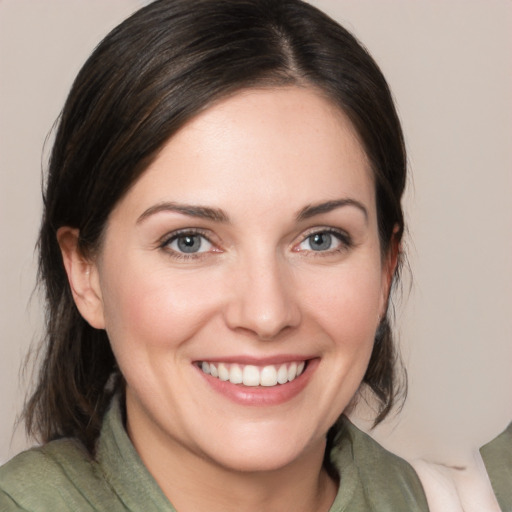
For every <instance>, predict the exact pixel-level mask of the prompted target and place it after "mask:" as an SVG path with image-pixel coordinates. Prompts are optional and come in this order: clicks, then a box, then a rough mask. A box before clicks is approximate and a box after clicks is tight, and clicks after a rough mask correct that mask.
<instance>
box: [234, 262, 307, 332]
mask: <svg viewBox="0 0 512 512" xmlns="http://www.w3.org/2000/svg"><path fill="white" fill-rule="evenodd" d="M229 280H230V288H231V290H230V292H231V293H229V295H230V300H229V301H228V303H227V305H226V308H225V320H226V323H227V325H228V326H229V327H230V328H231V329H233V330H239V331H245V332H250V333H252V334H253V335H255V336H257V337H258V338H259V339H261V340H272V339H275V338H276V337H277V336H278V335H279V334H280V333H282V332H283V331H285V330H288V329H290V328H294V327H297V326H298V325H299V323H300V320H301V312H300V307H299V301H298V296H297V290H296V288H295V286H294V283H293V272H292V269H290V268H287V265H286V263H285V262H280V261H279V260H278V258H275V257H274V258H272V257H270V258H269V257H267V258H263V257H257V256H253V257H251V258H250V259H249V260H248V261H246V262H245V264H242V265H240V266H239V268H237V269H236V270H234V271H233V272H232V273H231V276H230V278H229Z"/></svg>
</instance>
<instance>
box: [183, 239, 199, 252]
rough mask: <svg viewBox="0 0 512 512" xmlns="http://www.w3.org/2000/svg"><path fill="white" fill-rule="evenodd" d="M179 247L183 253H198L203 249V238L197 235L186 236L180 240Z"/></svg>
mask: <svg viewBox="0 0 512 512" xmlns="http://www.w3.org/2000/svg"><path fill="white" fill-rule="evenodd" d="M178 247H179V249H180V251H181V252H189V253H190V252H197V251H198V250H199V248H200V247H201V238H200V237H198V236H197V235H185V236H182V237H180V238H178Z"/></svg>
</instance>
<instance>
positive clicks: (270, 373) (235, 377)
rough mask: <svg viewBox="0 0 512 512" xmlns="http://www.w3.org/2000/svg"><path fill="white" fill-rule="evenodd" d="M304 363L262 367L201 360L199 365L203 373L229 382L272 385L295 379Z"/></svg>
mask: <svg viewBox="0 0 512 512" xmlns="http://www.w3.org/2000/svg"><path fill="white" fill-rule="evenodd" d="M305 365H306V363H305V361H301V362H299V363H296V362H293V363H288V364H281V365H279V366H276V365H272V364H271V365H267V366H263V367H259V366H255V365H252V364H248V365H245V366H243V365H239V364H228V363H208V362H206V361H203V362H201V364H200V365H199V366H200V368H201V370H202V371H203V372H204V373H206V374H208V375H211V376H212V377H216V378H218V379H220V380H222V381H229V382H231V384H243V385H244V386H251V387H254V386H266V387H273V386H277V385H278V384H286V383H287V382H292V381H293V380H295V379H296V378H297V377H298V376H299V375H301V374H302V372H303V371H304V368H305Z"/></svg>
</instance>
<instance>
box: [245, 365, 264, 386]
mask: <svg viewBox="0 0 512 512" xmlns="http://www.w3.org/2000/svg"><path fill="white" fill-rule="evenodd" d="M243 379H244V380H243V383H244V386H259V385H260V372H259V370H258V368H256V366H253V365H252V364H248V365H247V366H245V367H244V371H243Z"/></svg>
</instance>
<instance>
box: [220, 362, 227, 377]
mask: <svg viewBox="0 0 512 512" xmlns="http://www.w3.org/2000/svg"><path fill="white" fill-rule="evenodd" d="M219 379H220V380H229V370H228V368H227V366H226V365H225V364H224V363H220V364H219Z"/></svg>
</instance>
